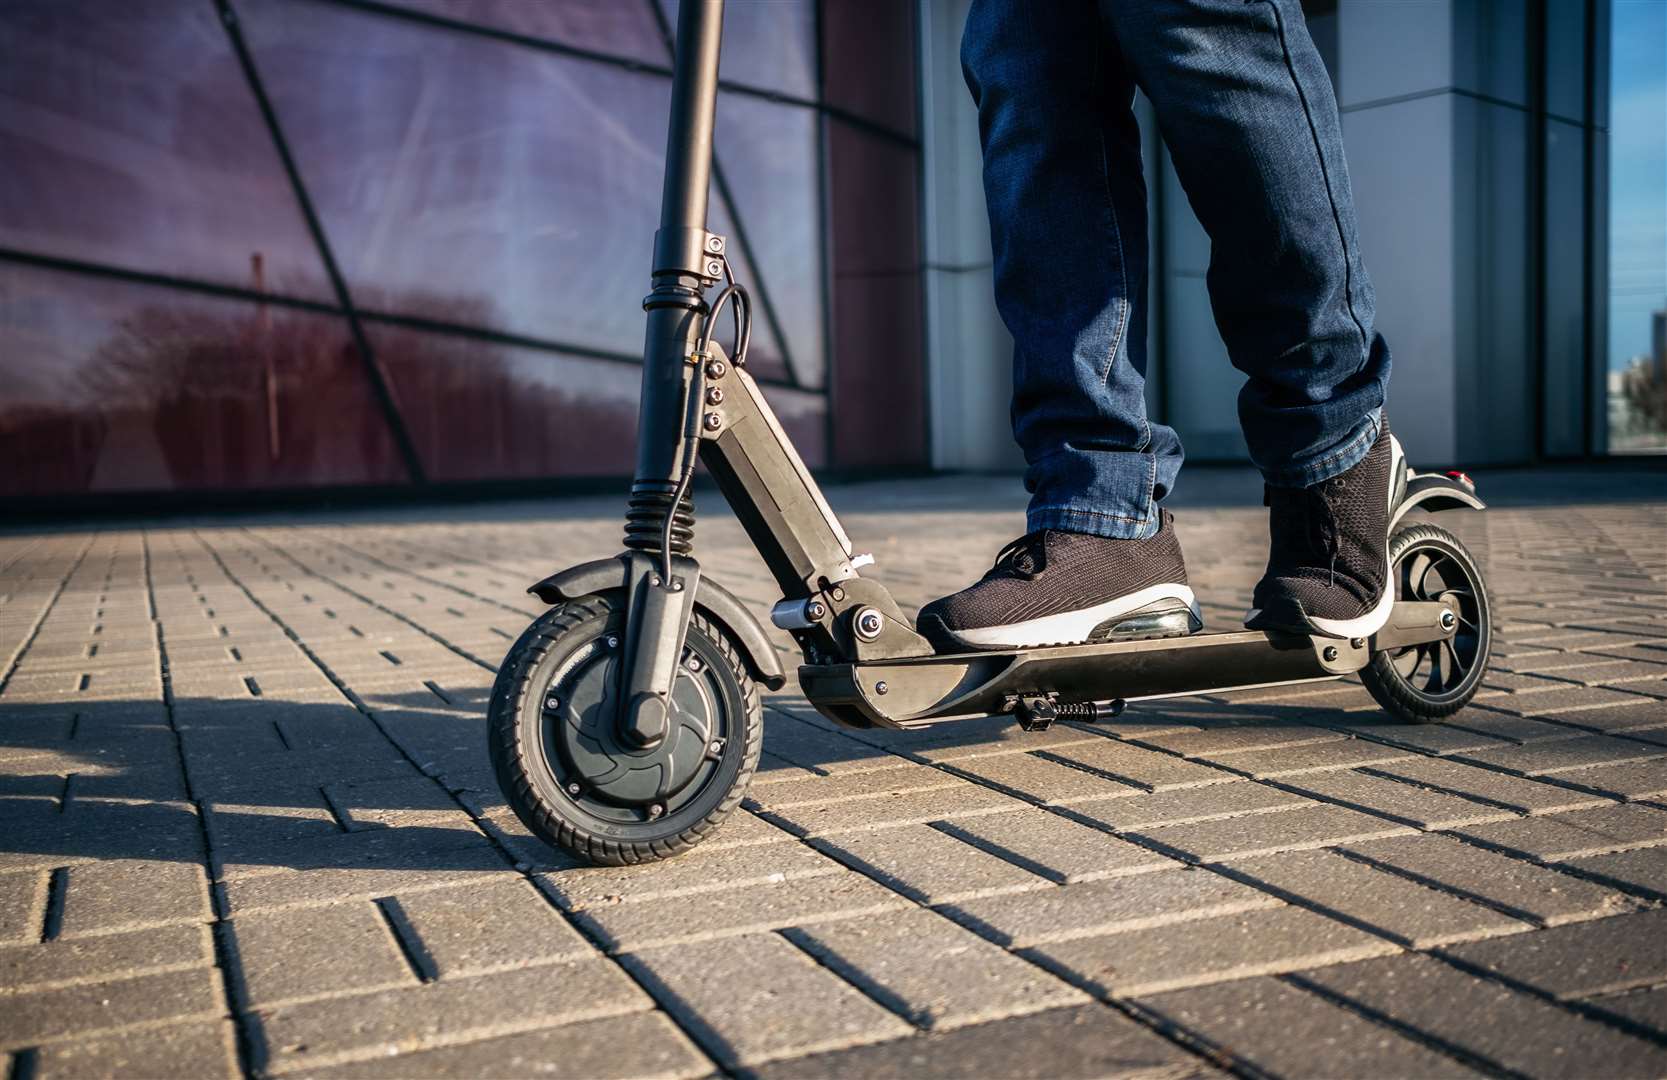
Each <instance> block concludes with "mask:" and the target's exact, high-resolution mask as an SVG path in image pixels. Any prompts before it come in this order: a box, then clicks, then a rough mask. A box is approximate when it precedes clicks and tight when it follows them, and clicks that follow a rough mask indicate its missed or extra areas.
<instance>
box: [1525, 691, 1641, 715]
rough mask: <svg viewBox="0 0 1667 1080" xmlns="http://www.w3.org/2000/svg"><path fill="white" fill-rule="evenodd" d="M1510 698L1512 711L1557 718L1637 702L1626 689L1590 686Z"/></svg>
mask: <svg viewBox="0 0 1667 1080" xmlns="http://www.w3.org/2000/svg"><path fill="white" fill-rule="evenodd" d="M1507 701H1508V702H1509V705H1508V707H1509V708H1510V710H1511V711H1512V712H1517V713H1521V714H1522V715H1523V716H1545V717H1551V718H1554V719H1560V718H1562V717H1564V716H1573V715H1576V714H1578V713H1581V712H1584V711H1586V710H1587V709H1602V708H1607V707H1609V706H1611V705H1636V704H1637V702H1635V701H1633V700H1631V699H1630V697H1629V695H1628V694H1627V693H1626V692H1625V691H1620V690H1606V689H1603V688H1600V687H1586V686H1579V687H1570V688H1568V689H1566V690H1546V691H1542V692H1539V693H1535V694H1525V695H1522V696H1520V697H1515V696H1513V697H1511V698H1508V699H1507Z"/></svg>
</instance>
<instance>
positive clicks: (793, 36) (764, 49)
mask: <svg viewBox="0 0 1667 1080" xmlns="http://www.w3.org/2000/svg"><path fill="white" fill-rule="evenodd" d="M632 2H635V0H621V3H622V4H629V3H632ZM645 2H651V0H645ZM898 6H903V5H898ZM660 8H661V10H662V11H663V12H664V13H665V17H666V27H667V28H668V29H669V30H671V31H672V32H673V33H675V32H676V30H677V10H678V3H677V0H660ZM815 13H816V10H815V4H814V2H813V0H729V2H728V3H726V4H725V5H724V36H723V49H722V51H721V52H720V53H719V54H718V76H719V78H721V79H723V80H725V81H726V82H737V83H743V84H745V85H747V86H756V87H759V88H761V89H764V90H777V91H780V92H781V93H784V94H791V95H793V96H794V97H798V98H805V99H807V100H810V99H814V98H815V97H816V60H815V56H816V27H815V23H814V21H813V19H814V16H815ZM660 55H661V58H662V62H664V59H665V57H666V53H665V52H662V53H661V54H660Z"/></svg>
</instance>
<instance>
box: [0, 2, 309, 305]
mask: <svg viewBox="0 0 1667 1080" xmlns="http://www.w3.org/2000/svg"><path fill="white" fill-rule="evenodd" d="M0 161H3V162H4V163H5V165H4V170H5V180H4V182H0V245H4V246H7V247H12V248H18V249H23V250H27V251H32V252H39V253H44V254H50V255H58V256H64V257H67V258H74V259H83V260H88V261H92V262H102V263H112V264H116V265H119V266H123V267H129V268H134V269H141V270H150V271H156V272H160V273H167V274H176V275H180V276H185V277H195V278H204V279H209V280H213V281H218V282H227V283H231V284H235V285H240V286H252V287H254V286H258V287H263V288H269V289H272V290H274V291H278V292H283V293H289V294H292V295H297V296H306V297H317V298H328V297H329V296H330V295H331V294H330V289H329V284H328V280H327V278H326V277H325V275H324V269H323V264H322V262H321V260H320V259H319V257H318V251H317V248H316V247H315V246H314V245H313V243H312V239H311V237H310V235H309V234H308V232H307V229H306V225H305V222H304V220H303V219H302V217H301V213H300V210H299V208H298V207H297V204H296V201H295V198H294V194H293V191H292V190H291V188H290V185H289V182H288V180H287V179H286V177H285V175H284V170H283V167H282V165H281V163H280V161H279V159H278V155H277V152H276V151H275V150H274V148H273V145H272V141H271V138H270V135H269V133H268V130H267V127H266V124H265V123H264V122H263V121H262V120H261V116H260V113H259V111H258V109H257V108H256V106H255V103H254V100H253V97H252V96H251V94H250V91H249V87H248V83H247V82H246V80H245V79H244V76H243V73H242V70H241V68H240V67H239V66H238V63H237V60H236V58H235V56H234V55H233V53H232V50H231V46H230V44H229V42H228V40H227V37H226V32H225V29H224V28H223V27H221V26H220V24H219V22H218V21H217V20H216V19H215V17H214V8H213V6H212V5H211V4H209V3H208V2H207V0H202V2H196V3H189V4H186V3H172V4H152V3H146V4H125V3H116V4H112V3H109V2H107V0H52V2H51V3H22V4H19V3H11V4H7V5H6V7H5V11H4V14H3V15H0ZM256 254H258V255H260V256H261V263H262V265H263V267H264V272H263V273H261V274H257V273H256V272H255V271H254V270H253V269H252V256H254V255H256Z"/></svg>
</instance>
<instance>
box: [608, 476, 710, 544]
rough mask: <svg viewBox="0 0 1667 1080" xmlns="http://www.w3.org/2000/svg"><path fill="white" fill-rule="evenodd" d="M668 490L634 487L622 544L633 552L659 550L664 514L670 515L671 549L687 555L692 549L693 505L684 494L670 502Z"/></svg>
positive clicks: (663, 527) (627, 511) (664, 520)
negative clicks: (675, 504) (677, 499)
mask: <svg viewBox="0 0 1667 1080" xmlns="http://www.w3.org/2000/svg"><path fill="white" fill-rule="evenodd" d="M671 498H672V492H671V490H669V489H662V490H654V489H652V488H640V487H634V488H632V490H631V499H630V501H629V502H628V503H627V504H626V508H625V546H626V547H628V548H632V549H633V550H636V551H659V550H660V543H661V534H662V532H663V531H664V529H665V524H666V514H667V513H670V514H671V551H672V554H673V555H687V554H689V552H691V551H693V550H694V543H695V504H694V501H693V500H691V499H690V498H689V496H688V495H687V494H685V495H684V496H683V498H682V499H681V500H680V501H679V502H678V503H677V506H676V508H675V509H673V508H672V503H671Z"/></svg>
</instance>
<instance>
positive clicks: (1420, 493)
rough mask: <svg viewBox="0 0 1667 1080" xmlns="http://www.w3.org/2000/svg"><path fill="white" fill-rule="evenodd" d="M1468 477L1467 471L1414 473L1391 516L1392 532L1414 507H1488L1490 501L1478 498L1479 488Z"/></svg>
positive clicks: (1449, 508) (1469, 508) (1454, 508)
mask: <svg viewBox="0 0 1667 1080" xmlns="http://www.w3.org/2000/svg"><path fill="white" fill-rule="evenodd" d="M1468 479H1469V478H1468V477H1465V476H1464V474H1463V473H1459V474H1457V475H1453V474H1442V473H1415V474H1413V476H1412V478H1411V479H1410V480H1408V481H1407V487H1406V494H1405V495H1403V496H1401V501H1400V503H1399V504H1398V505H1397V506H1396V507H1395V513H1394V515H1393V516H1392V517H1391V518H1390V519H1389V531H1390V532H1394V531H1395V526H1397V525H1399V524H1400V523H1401V519H1402V518H1404V517H1406V516H1407V512H1408V511H1409V510H1412V509H1413V508H1414V507H1419V506H1421V507H1423V508H1424V509H1425V510H1434V511H1439V510H1484V509H1486V508H1487V503H1485V502H1483V501H1482V500H1481V499H1479V498H1477V496H1476V489H1475V487H1474V486H1473V485H1472V484H1470V483H1468V482H1467V481H1468Z"/></svg>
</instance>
